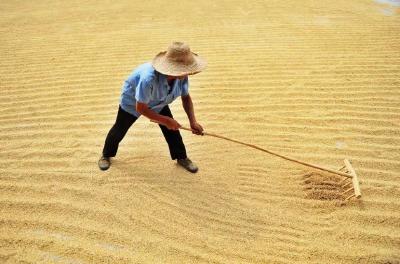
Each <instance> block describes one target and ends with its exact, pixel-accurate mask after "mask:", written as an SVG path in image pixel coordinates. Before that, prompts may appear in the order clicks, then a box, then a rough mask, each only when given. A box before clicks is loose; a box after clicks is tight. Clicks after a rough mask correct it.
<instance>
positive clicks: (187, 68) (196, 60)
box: [151, 51, 207, 76]
mask: <svg viewBox="0 0 400 264" xmlns="http://www.w3.org/2000/svg"><path fill="white" fill-rule="evenodd" d="M166 53H167V52H166V51H162V52H160V53H158V54H157V55H156V56H155V57H154V59H153V61H152V62H151V64H152V66H153V68H154V69H156V70H157V71H158V72H161V73H162V74H165V75H170V76H183V75H192V74H196V73H199V72H201V71H203V70H204V69H205V68H206V66H207V62H206V61H205V60H204V59H203V58H201V57H199V56H198V55H197V54H196V53H194V52H191V53H192V56H193V63H192V64H190V65H185V64H181V63H176V62H174V61H171V60H168V58H167V57H166V56H165V54H166Z"/></svg>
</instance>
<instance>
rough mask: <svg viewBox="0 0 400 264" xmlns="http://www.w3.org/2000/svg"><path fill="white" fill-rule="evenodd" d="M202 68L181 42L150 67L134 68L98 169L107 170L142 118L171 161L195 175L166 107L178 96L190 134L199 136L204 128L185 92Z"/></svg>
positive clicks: (176, 123) (155, 60) (203, 63)
mask: <svg viewBox="0 0 400 264" xmlns="http://www.w3.org/2000/svg"><path fill="white" fill-rule="evenodd" d="M205 67H206V62H205V61H204V60H203V59H202V58H201V57H199V56H198V55H197V54H195V53H193V52H191V51H190V48H189V46H188V45H187V44H185V43H182V42H173V43H172V44H171V45H170V46H169V47H168V50H167V51H164V52H160V53H159V54H157V55H156V56H155V57H154V59H153V60H152V62H151V63H144V64H142V65H140V66H139V67H137V68H136V69H135V70H134V71H133V72H132V74H131V75H130V76H129V77H128V79H127V80H126V81H125V83H124V86H123V88H122V94H121V99H120V105H119V109H118V114H117V118H116V121H115V124H114V125H113V127H112V128H111V130H110V131H109V132H108V135H107V138H106V140H105V144H104V148H103V153H102V156H101V158H100V160H99V162H98V165H99V168H100V169H101V170H107V169H108V168H109V167H110V165H111V157H115V155H116V154H117V150H118V145H119V143H120V142H121V140H122V139H123V138H124V136H125V134H126V132H127V131H128V129H129V128H130V126H131V125H132V124H133V123H134V122H135V121H136V120H137V119H138V118H139V116H140V115H144V116H145V117H147V118H149V119H150V120H152V121H155V122H157V123H158V124H159V126H160V128H161V131H162V133H163V135H164V137H165V139H166V141H167V143H168V147H169V151H170V155H171V159H172V160H175V159H176V160H177V163H178V164H179V165H181V166H182V167H183V168H185V169H186V170H188V171H190V172H192V173H195V172H197V170H198V168H197V166H196V165H195V164H194V163H193V162H192V161H191V160H190V159H189V158H188V157H187V155H186V149H185V145H184V144H183V141H182V137H181V135H180V133H179V128H180V127H181V125H180V124H179V123H178V122H177V121H176V120H175V119H173V116H172V114H171V111H170V109H169V107H168V104H170V103H172V102H173V101H174V100H175V99H176V98H177V97H179V96H181V98H182V105H183V108H184V110H185V112H186V114H187V116H188V118H189V122H190V127H191V128H192V131H193V133H194V134H198V135H202V132H203V128H202V126H201V125H200V124H199V123H197V121H196V117H195V114H194V110H193V103H192V99H191V97H190V95H189V91H188V86H189V84H188V75H191V74H196V73H199V72H201V71H202V70H204V69H205Z"/></svg>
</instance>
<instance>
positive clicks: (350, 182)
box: [339, 159, 361, 201]
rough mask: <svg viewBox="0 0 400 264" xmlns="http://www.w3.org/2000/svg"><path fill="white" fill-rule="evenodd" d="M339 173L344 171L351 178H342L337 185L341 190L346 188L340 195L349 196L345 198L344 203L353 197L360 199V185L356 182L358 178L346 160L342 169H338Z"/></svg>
mask: <svg viewBox="0 0 400 264" xmlns="http://www.w3.org/2000/svg"><path fill="white" fill-rule="evenodd" d="M339 171H344V172H346V173H348V174H349V175H350V176H351V178H344V179H343V180H342V181H341V182H340V183H339V184H341V186H342V188H343V189H344V188H347V189H346V190H345V191H344V192H343V193H342V195H343V196H344V195H347V194H350V195H348V196H347V197H346V198H345V201H347V200H350V199H351V198H354V197H355V198H357V199H359V198H361V191H360V183H359V181H358V176H357V174H356V171H355V170H354V168H353V166H352V165H351V163H350V161H349V160H348V159H345V160H344V166H343V167H342V168H340V169H339ZM352 192H353V193H352Z"/></svg>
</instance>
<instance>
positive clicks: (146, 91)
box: [120, 62, 189, 117]
mask: <svg viewBox="0 0 400 264" xmlns="http://www.w3.org/2000/svg"><path fill="white" fill-rule="evenodd" d="M188 88H189V81H188V77H187V76H186V77H185V78H184V79H183V80H179V79H175V81H174V83H173V85H172V86H170V85H169V84H168V81H167V75H164V74H162V73H160V72H157V71H156V70H155V69H154V68H153V66H152V65H151V63H150V62H147V63H144V64H142V65H139V66H138V67H137V68H136V69H135V70H134V71H133V72H132V73H131V75H129V77H128V78H127V79H126V80H125V82H124V85H123V87H122V93H121V98H120V105H121V108H122V109H124V110H125V111H126V112H128V113H130V114H132V115H134V116H136V117H139V116H140V114H139V113H138V112H137V111H136V102H141V103H145V104H147V106H148V107H149V108H150V109H151V110H153V111H156V112H157V113H159V112H160V111H161V109H162V108H163V107H164V106H166V105H168V104H170V103H172V102H173V101H174V100H175V99H176V98H177V97H179V96H185V95H188V94H189V90H188Z"/></svg>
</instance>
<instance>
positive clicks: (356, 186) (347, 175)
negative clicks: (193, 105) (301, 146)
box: [151, 120, 361, 201]
mask: <svg viewBox="0 0 400 264" xmlns="http://www.w3.org/2000/svg"><path fill="white" fill-rule="evenodd" d="M151 121H152V122H155V123H158V122H156V121H153V120H151ZM180 129H183V130H187V131H191V132H193V130H192V129H191V128H188V127H183V126H182V127H180ZM202 134H203V135H206V136H211V137H216V138H220V139H224V140H227V141H231V142H234V143H237V144H241V145H245V146H248V147H250V148H254V149H258V150H260V151H263V152H266V153H268V154H271V155H274V156H276V157H279V158H282V159H285V160H288V161H291V162H295V163H298V164H301V165H303V166H306V167H311V168H314V169H317V170H321V171H325V172H330V173H333V174H336V175H339V176H342V177H343V180H342V181H340V182H339V184H340V185H341V187H342V188H343V189H344V188H347V189H346V190H345V191H344V192H343V193H342V195H343V196H345V195H347V196H346V198H345V200H346V201H347V200H350V199H351V198H354V197H355V198H357V199H359V198H361V190H360V183H359V181H358V176H357V174H356V171H355V170H354V168H353V166H352V165H351V163H350V161H349V160H348V159H344V165H343V166H342V167H341V168H340V169H338V170H332V169H329V168H324V167H322V166H320V165H316V164H311V163H308V162H304V161H301V160H298V159H294V158H291V157H288V156H285V155H282V154H279V153H276V152H273V151H270V150H267V149H264V148H261V147H259V146H256V145H252V144H248V143H245V142H242V141H239V140H236V139H231V138H228V137H224V136H220V135H217V134H213V133H208V132H203V133H202ZM351 191H353V193H352V192H351Z"/></svg>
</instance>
